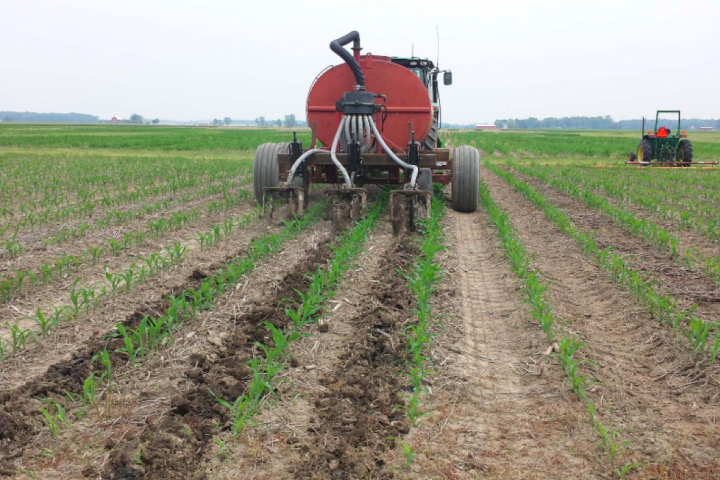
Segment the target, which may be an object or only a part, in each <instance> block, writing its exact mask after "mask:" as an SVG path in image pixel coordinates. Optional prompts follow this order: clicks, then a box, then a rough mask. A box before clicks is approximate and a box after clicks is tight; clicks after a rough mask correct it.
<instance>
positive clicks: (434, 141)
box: [422, 117, 441, 150]
mask: <svg viewBox="0 0 720 480" xmlns="http://www.w3.org/2000/svg"><path fill="white" fill-rule="evenodd" d="M422 146H423V150H435V149H436V148H440V147H441V144H440V141H439V140H438V123H437V118H435V117H433V123H432V126H431V127H430V133H428V135H427V137H425V140H423V143H422Z"/></svg>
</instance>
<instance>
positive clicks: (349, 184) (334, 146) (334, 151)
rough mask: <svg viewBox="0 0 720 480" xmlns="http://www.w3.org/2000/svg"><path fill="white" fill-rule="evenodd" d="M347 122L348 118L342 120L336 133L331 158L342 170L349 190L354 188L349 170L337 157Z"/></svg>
mask: <svg viewBox="0 0 720 480" xmlns="http://www.w3.org/2000/svg"><path fill="white" fill-rule="evenodd" d="M346 120H347V117H345V116H343V117H342V118H341V119H340V126H339V127H338V129H337V132H335V139H334V140H333V143H332V148H331V149H330V158H331V159H332V161H333V163H334V164H335V166H336V167H337V169H338V170H340V173H342V176H343V178H344V179H345V185H347V187H348V188H352V182H351V181H350V177H349V176H348V173H347V170H345V167H343V166H342V163H340V161H339V160H338V159H337V155H336V153H337V147H338V142H339V141H340V135H341V134H342V132H343V127H344V126H345V122H346Z"/></svg>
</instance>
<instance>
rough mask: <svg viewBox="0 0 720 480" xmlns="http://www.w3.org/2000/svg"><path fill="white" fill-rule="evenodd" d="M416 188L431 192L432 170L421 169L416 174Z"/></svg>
mask: <svg viewBox="0 0 720 480" xmlns="http://www.w3.org/2000/svg"><path fill="white" fill-rule="evenodd" d="M417 186H418V188H419V189H420V190H428V191H430V192H432V191H433V181H432V170H430V169H429V168H421V169H420V171H419V172H418V178H417Z"/></svg>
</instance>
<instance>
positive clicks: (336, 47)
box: [330, 30, 365, 90]
mask: <svg viewBox="0 0 720 480" xmlns="http://www.w3.org/2000/svg"><path fill="white" fill-rule="evenodd" d="M350 42H353V50H355V49H359V48H360V34H359V33H358V32H357V31H355V30H353V31H352V32H350V33H348V34H347V35H345V36H343V37H340V38H338V39H337V40H333V41H332V42H330V50H332V51H333V52H335V53H336V54H337V55H338V56H339V57H340V58H342V59H343V60H344V61H345V63H347V64H348V67H350V70H351V71H352V73H353V75H354V76H355V84H356V85H357V86H358V87H359V88H358V89H359V90H365V75H364V74H363V71H362V69H361V68H360V65H359V64H358V63H357V62H356V61H355V58H353V56H352V54H351V53H350V52H348V51H347V50H345V49H344V48H343V46H344V45H347V44H348V43H350Z"/></svg>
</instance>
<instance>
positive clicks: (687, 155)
mask: <svg viewBox="0 0 720 480" xmlns="http://www.w3.org/2000/svg"><path fill="white" fill-rule="evenodd" d="M678 147H682V149H683V156H682V158H679V157H678V162H684V163H691V162H692V159H693V149H692V143H691V142H690V140H680V143H679V144H678ZM678 150H680V148H678Z"/></svg>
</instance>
